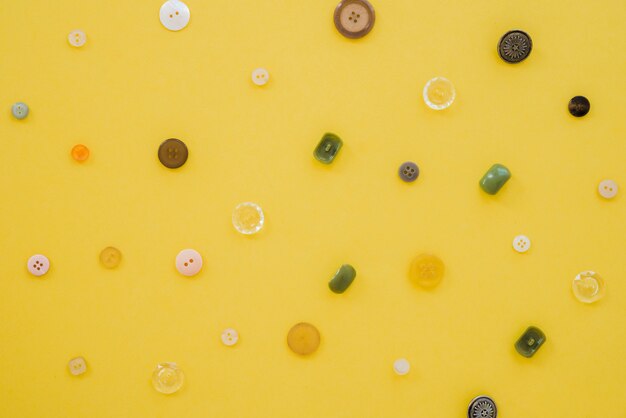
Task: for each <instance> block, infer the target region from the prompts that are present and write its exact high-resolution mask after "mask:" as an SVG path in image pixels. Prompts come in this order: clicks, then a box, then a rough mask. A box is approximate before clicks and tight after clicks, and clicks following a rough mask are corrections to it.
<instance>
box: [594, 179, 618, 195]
mask: <svg viewBox="0 0 626 418" xmlns="http://www.w3.org/2000/svg"><path fill="white" fill-rule="evenodd" d="M598 193H600V196H602V197H603V198H605V199H613V198H614V197H615V196H616V195H617V183H615V182H614V181H613V180H602V181H601V182H600V184H599V185H598Z"/></svg>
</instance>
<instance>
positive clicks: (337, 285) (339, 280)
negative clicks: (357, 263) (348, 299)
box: [328, 264, 356, 294]
mask: <svg viewBox="0 0 626 418" xmlns="http://www.w3.org/2000/svg"><path fill="white" fill-rule="evenodd" d="M355 277H356V270H355V269H354V267H352V266H351V265H350V264H344V265H342V266H341V267H339V270H337V272H336V273H335V275H334V276H333V278H332V279H330V282H328V287H329V288H330V290H331V291H332V292H334V293H340V294H341V293H343V292H345V291H346V289H348V287H350V285H351V284H352V282H353V281H354V278H355Z"/></svg>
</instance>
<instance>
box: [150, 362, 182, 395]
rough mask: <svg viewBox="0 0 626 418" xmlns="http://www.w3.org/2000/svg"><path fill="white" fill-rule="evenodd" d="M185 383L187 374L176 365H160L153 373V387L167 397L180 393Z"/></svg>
mask: <svg viewBox="0 0 626 418" xmlns="http://www.w3.org/2000/svg"><path fill="white" fill-rule="evenodd" d="M184 382H185V374H184V373H183V371H182V370H181V369H180V368H178V366H177V365H176V363H159V364H157V366H156V368H155V369H154V372H153V373H152V386H154V389H156V391H157V392H160V393H164V394H166V395H169V394H172V393H175V392H178V391H179V390H180V388H181V387H183V383H184Z"/></svg>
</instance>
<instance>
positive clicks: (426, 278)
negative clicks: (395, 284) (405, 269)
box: [409, 254, 445, 289]
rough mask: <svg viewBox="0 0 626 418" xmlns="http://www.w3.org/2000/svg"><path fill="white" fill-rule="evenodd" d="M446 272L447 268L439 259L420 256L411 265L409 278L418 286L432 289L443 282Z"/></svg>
mask: <svg viewBox="0 0 626 418" xmlns="http://www.w3.org/2000/svg"><path fill="white" fill-rule="evenodd" d="M444 272H445V266H444V264H443V261H441V259H440V258H439V257H437V256H435V255H432V254H420V255H418V256H417V257H415V258H414V259H413V262H412V263H411V267H410V269H409V278H410V279H411V281H413V282H414V283H415V284H417V285H418V286H421V287H424V288H427V289H430V288H433V287H435V286H437V285H438V284H439V282H441V279H443V274H444Z"/></svg>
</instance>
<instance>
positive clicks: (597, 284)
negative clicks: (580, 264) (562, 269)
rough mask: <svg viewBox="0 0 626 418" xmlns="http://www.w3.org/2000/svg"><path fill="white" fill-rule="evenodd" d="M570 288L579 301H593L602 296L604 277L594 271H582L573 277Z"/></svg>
mask: <svg viewBox="0 0 626 418" xmlns="http://www.w3.org/2000/svg"><path fill="white" fill-rule="evenodd" d="M572 290H573V292H574V296H576V299H578V300H579V301H581V302H584V303H593V302H595V301H598V300H600V299H602V298H603V297H604V293H605V285H604V279H603V278H602V277H601V276H600V275H599V274H598V273H596V272H593V271H583V272H581V273H578V274H577V275H576V277H574V281H573V282H572Z"/></svg>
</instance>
